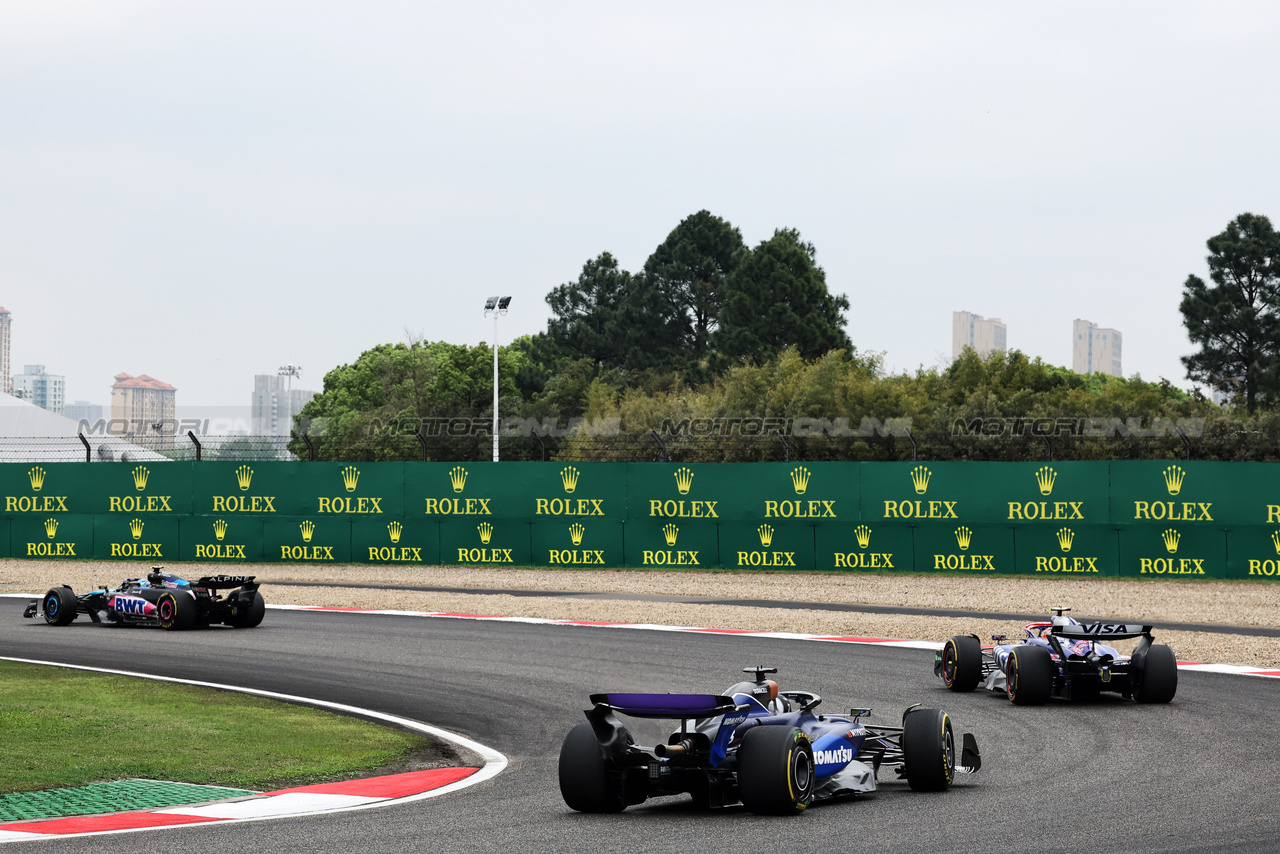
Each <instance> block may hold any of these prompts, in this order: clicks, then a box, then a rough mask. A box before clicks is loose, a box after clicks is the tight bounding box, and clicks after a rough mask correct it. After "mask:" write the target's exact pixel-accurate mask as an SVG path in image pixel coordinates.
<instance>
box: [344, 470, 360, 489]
mask: <svg viewBox="0 0 1280 854" xmlns="http://www.w3.org/2000/svg"><path fill="white" fill-rule="evenodd" d="M359 482H360V470H359V469H358V468H356V467H355V466H347V467H346V468H344V469H343V470H342V485H343V486H344V487H346V489H347V492H355V491H356V484H357V483H359Z"/></svg>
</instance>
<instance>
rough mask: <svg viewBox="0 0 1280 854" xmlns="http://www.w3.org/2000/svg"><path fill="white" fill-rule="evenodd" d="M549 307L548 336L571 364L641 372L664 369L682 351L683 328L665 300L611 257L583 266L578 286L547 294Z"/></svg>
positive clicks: (641, 277) (572, 284)
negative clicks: (586, 362) (589, 362)
mask: <svg viewBox="0 0 1280 854" xmlns="http://www.w3.org/2000/svg"><path fill="white" fill-rule="evenodd" d="M547 305H549V306H550V307H551V312H552V315H553V316H552V318H551V320H549V321H548V322H547V335H548V336H549V337H550V338H551V339H552V340H553V341H554V342H555V343H556V344H557V345H558V346H559V347H560V348H561V349H562V351H563V352H564V354H565V355H567V356H568V357H569V358H571V359H577V358H587V359H591V360H592V361H593V362H595V363H597V364H598V365H599V366H601V367H603V368H606V369H624V370H642V369H645V368H654V367H663V366H665V365H666V364H668V363H670V362H671V361H672V360H673V358H675V355H676V353H677V351H678V332H679V331H678V327H677V325H676V324H675V321H674V317H673V316H672V312H671V311H670V310H669V309H668V308H667V307H666V306H665V305H664V304H663V301H662V298H661V295H660V294H659V293H658V292H657V291H656V290H655V289H654V288H653V287H652V286H651V285H650V284H649V283H648V282H647V281H646V279H645V276H644V274H643V273H639V274H634V275H633V274H631V273H628V272H627V271H626V270H623V269H622V268H621V267H620V266H619V265H618V261H617V259H616V258H614V257H613V255H611V254H610V253H608V252H603V253H601V254H600V256H599V257H598V258H596V259H594V260H592V261H588V262H587V263H585V264H583V265H582V273H581V274H579V276H578V280H577V281H576V282H568V283H566V284H563V285H560V286H559V287H558V288H556V289H555V290H553V291H552V292H551V293H549V294H547Z"/></svg>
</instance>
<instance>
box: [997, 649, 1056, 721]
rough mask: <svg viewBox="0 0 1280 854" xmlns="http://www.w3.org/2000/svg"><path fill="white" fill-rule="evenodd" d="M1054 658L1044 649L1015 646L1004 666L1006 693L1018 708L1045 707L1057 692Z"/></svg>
mask: <svg viewBox="0 0 1280 854" xmlns="http://www.w3.org/2000/svg"><path fill="white" fill-rule="evenodd" d="M1054 670H1055V668H1054V666H1053V659H1052V658H1050V657H1049V650H1047V649H1045V648H1044V647H1041V646H1015V647H1014V648H1013V649H1011V650H1010V651H1009V660H1008V662H1007V663H1006V664H1005V666H1004V676H1005V680H1004V685H1005V691H1006V692H1007V693H1008V694H1009V699H1010V700H1012V701H1013V703H1014V705H1017V706H1043V705H1044V704H1045V703H1047V702H1049V695H1050V694H1051V693H1052V692H1053V677H1054Z"/></svg>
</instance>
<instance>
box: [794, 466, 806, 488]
mask: <svg viewBox="0 0 1280 854" xmlns="http://www.w3.org/2000/svg"><path fill="white" fill-rule="evenodd" d="M791 485H792V486H794V487H795V488H796V495H804V491H805V490H806V489H808V488H809V470H808V469H807V468H805V467H804V466H798V467H796V468H794V469H792V470H791Z"/></svg>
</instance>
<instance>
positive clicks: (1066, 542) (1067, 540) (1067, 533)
mask: <svg viewBox="0 0 1280 854" xmlns="http://www.w3.org/2000/svg"><path fill="white" fill-rule="evenodd" d="M1057 537H1058V548H1060V549H1062V550H1063V551H1064V552H1069V551H1071V543H1072V542H1074V541H1075V538H1076V534H1075V532H1074V531H1072V530H1071V529H1070V528H1059V529H1058V534H1057Z"/></svg>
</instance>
